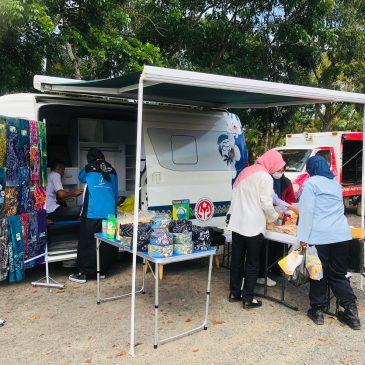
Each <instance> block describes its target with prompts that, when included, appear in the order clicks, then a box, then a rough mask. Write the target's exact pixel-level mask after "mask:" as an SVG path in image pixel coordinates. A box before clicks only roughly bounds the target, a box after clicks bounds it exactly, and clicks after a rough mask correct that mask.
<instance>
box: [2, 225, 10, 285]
mask: <svg viewBox="0 0 365 365" xmlns="http://www.w3.org/2000/svg"><path fill="white" fill-rule="evenodd" d="M8 263H9V240H8V220H7V219H6V218H3V219H1V220H0V281H4V280H6V278H7V277H8Z"/></svg>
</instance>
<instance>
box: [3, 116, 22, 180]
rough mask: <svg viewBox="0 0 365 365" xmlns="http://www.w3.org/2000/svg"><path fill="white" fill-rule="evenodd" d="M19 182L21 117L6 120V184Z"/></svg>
mask: <svg viewBox="0 0 365 365" xmlns="http://www.w3.org/2000/svg"><path fill="white" fill-rule="evenodd" d="M18 184H19V119H15V118H7V120H6V186H18Z"/></svg>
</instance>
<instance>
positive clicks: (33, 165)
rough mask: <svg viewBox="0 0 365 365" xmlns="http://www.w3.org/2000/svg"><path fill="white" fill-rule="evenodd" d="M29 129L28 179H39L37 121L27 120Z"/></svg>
mask: <svg viewBox="0 0 365 365" xmlns="http://www.w3.org/2000/svg"><path fill="white" fill-rule="evenodd" d="M29 131H30V153H29V156H30V179H31V180H32V181H38V180H39V138H38V122H36V121H35V120H30V121H29Z"/></svg>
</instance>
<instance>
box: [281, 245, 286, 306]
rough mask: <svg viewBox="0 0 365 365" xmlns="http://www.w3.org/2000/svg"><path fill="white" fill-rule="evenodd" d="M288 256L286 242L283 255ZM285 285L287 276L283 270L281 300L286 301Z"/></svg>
mask: <svg viewBox="0 0 365 365" xmlns="http://www.w3.org/2000/svg"><path fill="white" fill-rule="evenodd" d="M285 256H286V244H285V243H283V257H285ZM285 285H286V278H285V273H284V271H283V270H281V300H282V301H284V297H285Z"/></svg>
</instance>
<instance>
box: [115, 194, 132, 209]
mask: <svg viewBox="0 0 365 365" xmlns="http://www.w3.org/2000/svg"><path fill="white" fill-rule="evenodd" d="M118 211H119V212H123V213H133V212H134V194H132V195H130V196H129V197H128V198H126V199H125V200H124V202H123V203H122V204H120V205H119V206H118Z"/></svg>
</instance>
